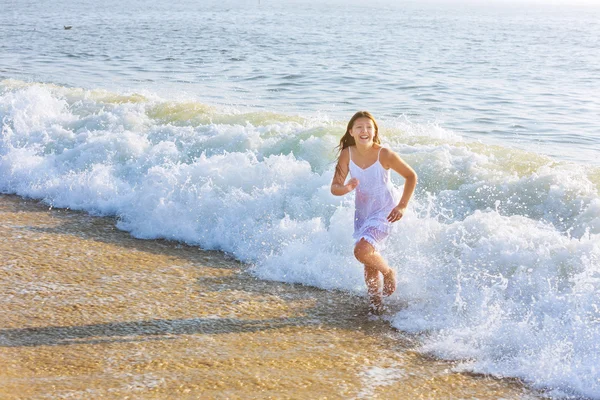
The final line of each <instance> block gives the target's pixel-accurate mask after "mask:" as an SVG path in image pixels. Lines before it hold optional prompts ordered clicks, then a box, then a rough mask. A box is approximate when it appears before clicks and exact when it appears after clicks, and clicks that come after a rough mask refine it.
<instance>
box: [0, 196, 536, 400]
mask: <svg viewBox="0 0 600 400" xmlns="http://www.w3.org/2000/svg"><path fill="white" fill-rule="evenodd" d="M0 252H1V254H2V263H1V264H0V282H1V285H2V292H3V294H2V297H1V299H0V398H2V399H57V398H58V399H60V398H65V399H72V398H75V399H134V398H135V399H164V398H177V399H249V398H252V399H376V398H380V399H421V398H422V399H474V398H477V399H499V398H503V399H523V398H530V399H534V398H541V397H540V396H539V395H536V394H534V393H532V392H531V391H529V390H528V389H527V388H526V387H524V386H523V385H522V384H520V383H519V382H518V381H516V380H507V379H495V378H492V377H487V376H479V375H471V374H464V373H456V372H452V367H453V365H454V364H453V363H452V362H447V361H440V360H436V359H433V358H429V357H426V356H423V355H420V354H419V353H417V352H416V351H414V349H415V347H416V342H415V340H414V338H411V337H410V336H408V335H405V334H403V333H402V332H397V331H395V330H393V329H392V328H391V327H390V325H389V323H388V322H386V321H385V320H382V319H374V318H372V317H369V316H368V315H367V305H366V299H365V298H363V297H359V296H355V295H349V294H347V293H343V292H339V291H324V290H319V289H314V288H309V287H305V286H301V285H289V284H282V283H277V282H267V281H260V280H257V279H256V278H254V277H253V276H251V275H250V274H249V273H248V272H247V268H246V266H245V265H243V264H241V263H238V262H236V261H235V260H231V259H229V258H228V257H227V256H225V255H224V254H222V253H219V252H211V251H202V250H200V249H198V248H196V247H190V246H185V245H181V244H178V243H175V242H168V241H163V240H138V239H134V238H132V237H131V236H129V235H128V234H127V233H126V232H121V231H119V230H117V229H116V228H115V221H114V219H112V218H98V217H92V216H88V215H86V214H84V213H80V212H73V211H68V210H60V209H51V210H49V208H48V206H46V205H43V204H40V203H38V202H36V201H32V200H23V199H21V198H18V197H15V196H5V195H4V196H2V195H0Z"/></svg>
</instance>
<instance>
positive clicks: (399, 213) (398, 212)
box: [387, 206, 406, 222]
mask: <svg viewBox="0 0 600 400" xmlns="http://www.w3.org/2000/svg"><path fill="white" fill-rule="evenodd" d="M405 212H406V208H405V207H400V206H396V207H394V208H393V209H392V211H391V212H390V215H388V217H387V220H388V222H396V221H399V220H400V219H401V218H402V217H403V216H404V213H405Z"/></svg>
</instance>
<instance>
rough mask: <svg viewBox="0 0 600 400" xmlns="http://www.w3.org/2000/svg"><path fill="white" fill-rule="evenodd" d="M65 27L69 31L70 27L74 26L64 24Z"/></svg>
mask: <svg viewBox="0 0 600 400" xmlns="http://www.w3.org/2000/svg"><path fill="white" fill-rule="evenodd" d="M64 28H65V30H67V31H68V30H69V29H71V28H72V26H71V25H65V26H64Z"/></svg>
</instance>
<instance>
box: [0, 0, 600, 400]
mask: <svg viewBox="0 0 600 400" xmlns="http://www.w3.org/2000/svg"><path fill="white" fill-rule="evenodd" d="M0 4H1V5H2V9H3V12H2V13H0V38H1V40H0V56H1V57H0V120H1V121H2V137H1V142H0V157H1V159H0V191H1V192H2V193H9V194H17V195H19V196H22V197H26V198H34V199H39V200H43V201H44V202H45V203H47V204H48V205H50V206H52V207H62V208H70V209H73V210H82V211H86V212H88V213H90V214H92V215H104V216H115V217H117V221H118V222H117V227H118V228H119V229H122V230H125V231H128V232H130V233H131V234H132V235H133V236H135V237H137V238H145V239H155V238H165V239H169V240H174V241H180V242H184V243H187V244H190V245H194V246H199V247H201V248H203V249H212V250H220V251H223V252H225V253H227V254H229V255H231V256H233V257H235V258H236V259H238V260H240V261H243V262H244V263H247V264H248V265H250V266H251V267H250V268H251V270H252V273H253V274H254V275H255V276H257V277H259V278H261V279H266V280H274V281H280V282H287V283H300V284H304V285H310V286H314V287H318V288H323V289H339V290H342V291H346V292H350V293H357V294H361V293H364V292H365V287H364V281H363V276H362V267H361V265H359V264H358V262H357V261H356V260H355V259H354V258H353V254H352V237H351V236H352V219H353V197H352V195H348V196H346V197H343V198H338V197H334V196H332V195H331V194H330V192H329V185H330V183H331V178H332V175H333V170H334V167H335V157H336V152H335V146H336V145H337V143H338V142H339V139H340V138H341V136H342V134H343V133H344V130H345V124H346V122H347V120H348V119H349V118H350V117H351V116H352V114H353V113H354V112H355V111H358V110H363V109H366V110H369V111H371V112H372V113H373V114H374V115H375V117H376V118H377V120H378V122H379V124H380V129H381V132H380V133H381V135H382V137H383V143H384V144H385V145H386V146H388V147H390V148H392V149H393V150H395V151H396V152H398V153H399V154H400V155H401V157H402V158H403V159H405V160H406V161H407V162H408V163H409V164H410V165H411V166H412V167H413V168H414V169H415V171H416V172H417V173H418V175H419V185H418V187H417V190H416V192H415V196H414V198H413V200H412V202H411V204H410V212H409V213H408V214H407V215H406V216H405V217H404V218H403V220H402V221H401V222H399V223H398V225H397V228H396V233H395V234H394V235H393V236H392V237H391V238H390V240H389V242H388V248H387V249H386V252H385V257H386V258H387V259H388V260H389V262H390V264H391V265H393V266H394V268H395V269H396V270H397V272H398V276H399V286H398V290H397V292H396V293H395V294H394V295H393V296H392V298H391V300H390V309H391V310H392V313H391V315H389V316H388V317H389V322H390V324H391V325H392V326H394V327H395V328H398V329H400V330H402V331H405V332H410V333H414V334H415V335H418V337H419V338H420V341H421V342H420V349H421V351H422V352H424V353H428V354H432V355H435V356H436V357H439V358H445V359H451V360H461V362H460V363H459V367H458V368H460V369H462V370H464V371H470V372H475V373H483V374H492V375H495V376H503V377H516V378H520V379H522V380H523V381H525V382H527V383H528V384H529V385H531V386H532V387H534V388H538V389H542V390H544V391H545V393H547V394H548V395H550V396H553V397H556V398H561V397H569V396H587V397H590V398H600V370H599V369H598V367H597V366H598V365H599V363H600V344H599V343H600V194H599V191H598V189H599V187H600V161H599V160H600V157H599V156H600V123H599V120H600V119H599V118H600V95H599V93H600V80H599V79H598V76H600V55H599V54H600V41H599V40H598V38H599V36H600V7H596V6H587V7H584V6H580V7H575V6H543V5H503V4H496V5H486V6H484V5H481V4H477V3H470V4H468V3H458V2H456V3H452V2H449V3H443V4H434V3H428V4H420V3H416V2H392V1H377V2H374V3H371V2H369V4H366V3H363V2H350V3H342V2H334V1H330V2H316V1H286V2H273V1H267V0H262V1H241V0H239V1H236V0H225V1H218V2H217V1H206V2H201V3H200V2H191V1H184V2H177V3H174V2H173V3H163V2H157V1H150V2H141V1H133V2H127V3H125V2H115V1H108V2H102V3H98V2H91V1H81V2H76V3H74V2H68V1H54V2H49V1H42V2H32V1H22V2H16V1H3V2H2V3H0ZM65 26H71V28H70V29H65ZM393 179H394V182H395V184H396V185H397V186H398V187H400V186H402V183H403V182H402V179H401V178H400V177H399V176H397V175H395V176H394V177H393Z"/></svg>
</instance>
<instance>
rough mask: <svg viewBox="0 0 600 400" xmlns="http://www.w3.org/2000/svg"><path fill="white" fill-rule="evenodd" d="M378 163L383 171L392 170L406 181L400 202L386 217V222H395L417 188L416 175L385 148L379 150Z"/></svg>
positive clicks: (392, 152) (393, 153)
mask: <svg viewBox="0 0 600 400" xmlns="http://www.w3.org/2000/svg"><path fill="white" fill-rule="evenodd" d="M379 161H380V162H381V165H382V166H383V167H384V168H385V169H389V168H391V169H393V170H394V171H396V172H397V173H398V174H400V175H401V176H402V177H403V178H404V179H405V180H406V182H405V183H404V192H403V193H402V198H401V199H400V202H399V203H398V205H397V206H396V207H394V209H393V210H392V212H390V215H388V221H390V222H396V221H398V220H399V219H400V218H402V216H403V215H404V212H405V211H406V206H408V202H409V201H410V199H411V197H412V195H413V193H414V191H415V187H416V186H417V174H416V172H415V171H414V170H413V169H412V168H411V167H410V165H408V164H407V163H406V162H404V160H403V159H401V158H400V156H399V155H398V154H396V153H395V152H394V151H392V150H389V149H386V148H385V147H384V148H383V149H382V150H381V155H380V157H379Z"/></svg>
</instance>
